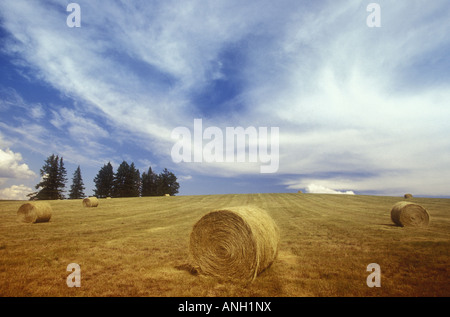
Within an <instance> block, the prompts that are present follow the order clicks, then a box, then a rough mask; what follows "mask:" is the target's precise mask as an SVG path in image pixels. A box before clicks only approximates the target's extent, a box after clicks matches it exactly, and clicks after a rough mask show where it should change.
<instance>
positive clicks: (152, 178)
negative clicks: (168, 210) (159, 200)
mask: <svg viewBox="0 0 450 317" xmlns="http://www.w3.org/2000/svg"><path fill="white" fill-rule="evenodd" d="M156 178H157V175H156V174H155V173H153V171H152V168H151V167H149V168H148V172H147V173H146V172H144V173H142V188H141V196H156V195H157V191H156Z"/></svg>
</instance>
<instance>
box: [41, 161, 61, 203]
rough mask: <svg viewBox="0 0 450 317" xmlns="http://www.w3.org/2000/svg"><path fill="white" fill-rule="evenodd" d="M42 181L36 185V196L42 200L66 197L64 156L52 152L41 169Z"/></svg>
mask: <svg viewBox="0 0 450 317" xmlns="http://www.w3.org/2000/svg"><path fill="white" fill-rule="evenodd" d="M40 175H41V181H40V182H39V184H37V185H36V189H38V193H37V194H36V196H35V198H36V199H40V200H50V199H62V198H64V194H63V192H64V188H65V186H66V185H65V183H66V181H67V179H66V175H67V172H66V169H65V167H64V162H63V158H62V157H61V158H59V156H58V155H55V154H52V155H50V156H49V157H48V158H47V159H46V160H45V164H44V166H42V168H41V170H40Z"/></svg>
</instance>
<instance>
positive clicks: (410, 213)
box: [391, 201, 430, 227]
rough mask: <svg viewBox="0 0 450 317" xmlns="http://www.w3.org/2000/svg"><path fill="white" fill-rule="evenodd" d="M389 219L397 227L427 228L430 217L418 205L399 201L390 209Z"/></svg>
mask: <svg viewBox="0 0 450 317" xmlns="http://www.w3.org/2000/svg"><path fill="white" fill-rule="evenodd" d="M391 219H392V221H393V222H394V223H395V224H396V225H398V226H402V227H404V226H412V227H421V226H427V225H428V223H429V222H430V216H429V215H428V212H427V211H426V209H425V208H423V207H422V206H420V205H418V204H414V203H410V202H406V201H400V202H398V203H396V204H395V205H394V206H393V207H392V209H391Z"/></svg>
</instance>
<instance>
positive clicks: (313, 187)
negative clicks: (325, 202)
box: [306, 184, 355, 195]
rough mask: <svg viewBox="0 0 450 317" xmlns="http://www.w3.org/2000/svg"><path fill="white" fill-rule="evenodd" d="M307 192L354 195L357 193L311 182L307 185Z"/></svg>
mask: <svg viewBox="0 0 450 317" xmlns="http://www.w3.org/2000/svg"><path fill="white" fill-rule="evenodd" d="M306 192H307V193H312V194H344V195H354V194H355V193H354V192H353V191H351V190H346V191H339V190H334V189H331V188H327V187H325V186H321V185H316V184H309V185H308V186H306Z"/></svg>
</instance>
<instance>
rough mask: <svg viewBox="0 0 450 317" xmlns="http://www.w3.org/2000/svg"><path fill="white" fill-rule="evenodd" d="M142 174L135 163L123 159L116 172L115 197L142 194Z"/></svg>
mask: <svg viewBox="0 0 450 317" xmlns="http://www.w3.org/2000/svg"><path fill="white" fill-rule="evenodd" d="M140 187H141V176H140V173H139V170H138V169H136V167H135V165H134V163H131V164H130V165H129V164H128V163H127V162H125V161H123V162H122V163H121V164H120V165H119V167H118V168H117V172H116V174H114V190H113V194H114V197H138V196H139V194H140Z"/></svg>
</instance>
